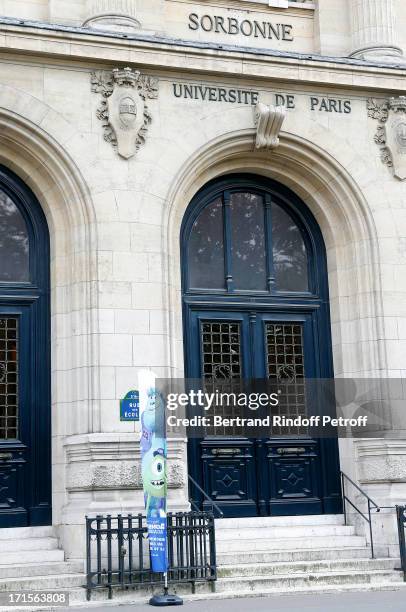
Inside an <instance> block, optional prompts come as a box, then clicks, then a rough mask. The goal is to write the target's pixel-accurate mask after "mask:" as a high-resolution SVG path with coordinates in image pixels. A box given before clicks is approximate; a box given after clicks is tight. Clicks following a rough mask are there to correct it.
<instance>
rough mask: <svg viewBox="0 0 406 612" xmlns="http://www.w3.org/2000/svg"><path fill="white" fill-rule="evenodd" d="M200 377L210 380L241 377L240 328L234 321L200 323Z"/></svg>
mask: <svg viewBox="0 0 406 612" xmlns="http://www.w3.org/2000/svg"><path fill="white" fill-rule="evenodd" d="M201 330H202V366H203V367H202V370H203V372H202V378H204V379H205V380H209V381H212V382H216V381H220V382H222V381H227V380H230V379H233V378H241V330H240V324H239V323H235V322H222V321H221V322H219V321H207V322H205V323H202V328H201Z"/></svg>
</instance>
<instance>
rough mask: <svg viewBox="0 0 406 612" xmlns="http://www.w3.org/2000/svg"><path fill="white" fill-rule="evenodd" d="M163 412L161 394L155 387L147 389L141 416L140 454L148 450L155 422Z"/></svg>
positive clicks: (157, 421) (159, 420)
mask: <svg viewBox="0 0 406 612" xmlns="http://www.w3.org/2000/svg"><path fill="white" fill-rule="evenodd" d="M163 412H164V401H163V397H162V395H161V394H160V393H159V392H157V391H156V390H155V389H149V390H148V393H147V405H146V406H145V410H144V411H143V413H142V416H141V432H142V434H141V454H142V456H144V453H146V452H148V451H149V449H150V448H151V446H152V439H153V436H154V433H155V432H156V430H157V424H158V425H159V423H160V422H161V419H160V417H162V415H163Z"/></svg>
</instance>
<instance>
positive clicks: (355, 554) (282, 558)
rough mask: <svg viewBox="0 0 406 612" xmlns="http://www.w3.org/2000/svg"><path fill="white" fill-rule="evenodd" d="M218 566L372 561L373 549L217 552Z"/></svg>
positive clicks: (362, 547) (345, 548) (365, 547)
mask: <svg viewBox="0 0 406 612" xmlns="http://www.w3.org/2000/svg"><path fill="white" fill-rule="evenodd" d="M216 557H217V564H218V565H219V566H221V565H233V564H239V563H283V562H286V563H288V562H295V561H329V560H334V559H370V558H371V549H370V548H369V547H367V546H365V545H364V546H361V547H359V548H350V547H343V548H320V549H307V550H302V549H298V550H275V551H272V550H271V551H259V550H258V551H255V552H251V551H249V550H247V551H245V552H217V555H216Z"/></svg>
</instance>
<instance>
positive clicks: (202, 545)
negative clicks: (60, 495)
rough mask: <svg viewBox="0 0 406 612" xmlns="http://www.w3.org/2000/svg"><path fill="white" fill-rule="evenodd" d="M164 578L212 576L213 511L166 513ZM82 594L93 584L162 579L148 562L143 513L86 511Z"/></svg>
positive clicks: (103, 585) (143, 583)
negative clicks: (88, 514) (91, 513)
mask: <svg viewBox="0 0 406 612" xmlns="http://www.w3.org/2000/svg"><path fill="white" fill-rule="evenodd" d="M167 525H168V562H169V569H168V582H169V585H170V584H171V583H172V584H174V583H190V584H191V585H192V591H193V592H194V591H195V585H196V583H197V582H209V583H211V585H212V589H213V590H214V584H215V580H217V568H216V542H215V527H214V516H213V514H212V513H208V512H177V513H168V516H167ZM86 543H87V568H86V571H87V583H86V589H87V599H88V600H90V598H91V593H92V591H93V590H94V589H108V596H109V599H111V598H112V596H113V589H114V588H116V587H118V588H120V587H121V588H123V589H125V588H127V589H128V588H134V589H137V588H140V587H146V586H153V585H163V584H164V581H163V575H162V574H154V573H153V572H152V570H151V566H150V557H149V545H148V529H147V523H146V517H145V516H143V515H142V514H138V515H132V514H128V515H126V516H124V515H120V514H119V515H118V516H111V515H107V516H101V515H98V516H96V517H94V518H90V517H86Z"/></svg>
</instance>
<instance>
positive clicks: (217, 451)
mask: <svg viewBox="0 0 406 612" xmlns="http://www.w3.org/2000/svg"><path fill="white" fill-rule="evenodd" d="M240 452H241V451H240V449H239V448H212V450H211V454H212V455H223V456H234V455H239V454H240Z"/></svg>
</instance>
